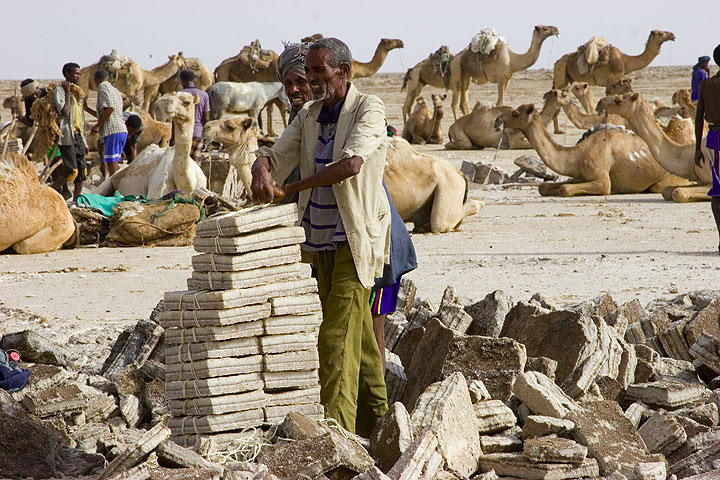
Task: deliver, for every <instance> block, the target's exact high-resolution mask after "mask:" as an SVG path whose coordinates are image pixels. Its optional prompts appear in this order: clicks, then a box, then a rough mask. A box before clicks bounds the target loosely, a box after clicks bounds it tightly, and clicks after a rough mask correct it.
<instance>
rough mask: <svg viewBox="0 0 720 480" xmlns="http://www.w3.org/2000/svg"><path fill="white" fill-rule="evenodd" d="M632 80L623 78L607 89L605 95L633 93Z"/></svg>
mask: <svg viewBox="0 0 720 480" xmlns="http://www.w3.org/2000/svg"><path fill="white" fill-rule="evenodd" d="M632 91H633V89H632V78H623V79H621V80H618V81H617V82H615V83H613V84H612V85H610V86H608V87H605V95H622V94H623V93H628V92H632Z"/></svg>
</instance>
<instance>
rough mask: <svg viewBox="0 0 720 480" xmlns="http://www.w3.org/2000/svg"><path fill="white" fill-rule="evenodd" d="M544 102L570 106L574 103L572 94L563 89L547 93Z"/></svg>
mask: <svg viewBox="0 0 720 480" xmlns="http://www.w3.org/2000/svg"><path fill="white" fill-rule="evenodd" d="M543 100H545V102H546V103H548V102H556V103H557V104H558V105H568V104H570V103H571V102H572V100H571V99H570V94H569V93H568V92H567V91H566V90H562V89H552V90H549V91H547V92H545V95H543Z"/></svg>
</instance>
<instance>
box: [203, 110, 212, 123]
mask: <svg viewBox="0 0 720 480" xmlns="http://www.w3.org/2000/svg"><path fill="white" fill-rule="evenodd" d="M209 121H210V112H209V111H207V112H205V113H203V118H202V124H203V125H205V124H206V123H208V122H209Z"/></svg>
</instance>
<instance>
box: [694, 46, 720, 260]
mask: <svg viewBox="0 0 720 480" xmlns="http://www.w3.org/2000/svg"><path fill="white" fill-rule="evenodd" d="M713 59H714V60H715V63H716V64H718V65H720V45H718V46H717V47H715V51H714V52H713ZM703 121H707V123H708V136H707V144H706V146H707V148H708V149H710V150H713V151H714V158H710V159H707V158H704V156H703V152H702V136H703V126H704V122H703ZM703 161H709V162H710V171H711V172H712V187H711V188H710V191H709V192H708V195H709V196H710V208H711V209H712V212H713V216H714V217H715V224H716V225H717V228H718V234H719V235H720V71H719V72H718V73H716V74H715V75H714V76H712V77H710V78H707V79H705V80H703V81H702V82H701V83H700V86H699V88H698V104H697V114H696V116H695V163H696V164H697V165H698V166H700V165H702V162H703ZM718 251H720V244H718Z"/></svg>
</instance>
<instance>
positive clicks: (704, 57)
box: [698, 55, 710, 63]
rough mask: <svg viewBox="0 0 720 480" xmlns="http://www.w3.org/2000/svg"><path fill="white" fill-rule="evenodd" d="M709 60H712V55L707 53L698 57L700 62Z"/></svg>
mask: <svg viewBox="0 0 720 480" xmlns="http://www.w3.org/2000/svg"><path fill="white" fill-rule="evenodd" d="M709 61H710V57H708V56H707V55H703V56H702V57H698V63H703V62H709Z"/></svg>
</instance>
